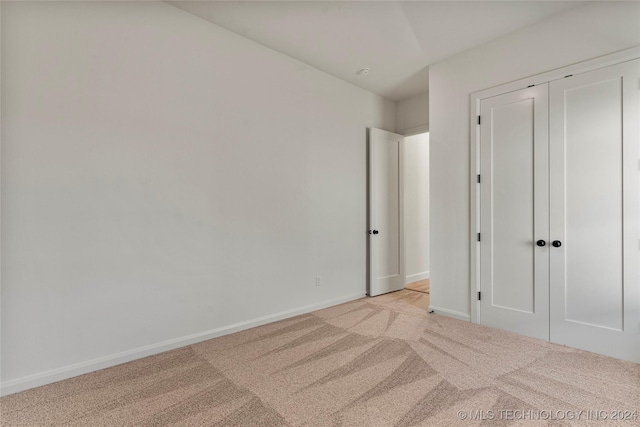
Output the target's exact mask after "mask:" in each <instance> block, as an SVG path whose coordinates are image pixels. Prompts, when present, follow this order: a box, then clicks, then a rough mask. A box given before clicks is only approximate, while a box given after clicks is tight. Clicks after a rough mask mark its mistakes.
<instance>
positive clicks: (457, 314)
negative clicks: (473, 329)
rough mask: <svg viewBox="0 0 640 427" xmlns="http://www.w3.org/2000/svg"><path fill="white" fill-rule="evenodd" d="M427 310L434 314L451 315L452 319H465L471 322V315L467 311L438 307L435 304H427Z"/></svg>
mask: <svg viewBox="0 0 640 427" xmlns="http://www.w3.org/2000/svg"><path fill="white" fill-rule="evenodd" d="M428 310H429V311H433V312H434V313H436V314H442V315H443V316H449V317H453V318H454V319H459V320H466V321H467V322H471V315H470V314H468V313H462V312H461V311H455V310H449V309H448V308H440V307H436V306H435V305H429V309H428Z"/></svg>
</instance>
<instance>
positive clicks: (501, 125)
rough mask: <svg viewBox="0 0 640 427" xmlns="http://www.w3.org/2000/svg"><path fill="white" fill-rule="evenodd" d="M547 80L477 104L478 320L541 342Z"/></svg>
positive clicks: (544, 334)
mask: <svg viewBox="0 0 640 427" xmlns="http://www.w3.org/2000/svg"><path fill="white" fill-rule="evenodd" d="M547 108H548V100H547V85H540V86H537V87H532V88H527V89H523V90H520V91H516V92H511V93H507V94H504V95H500V96H496V97H493V98H488V99H484V100H482V101H481V105H480V109H481V117H482V125H481V130H480V151H481V177H482V180H481V187H480V193H481V196H480V197H481V206H482V208H481V214H480V215H481V230H482V238H481V243H480V252H481V258H480V263H481V285H480V286H481V292H482V299H481V323H482V324H484V325H487V326H493V327H497V328H502V329H507V330H510V331H513V332H517V333H521V334H524V335H528V336H533V337H537V338H543V339H549V311H548V307H549V300H548V289H549V288H548V286H549V277H548V246H543V247H538V246H536V244H535V242H536V241H537V240H539V239H542V240H544V241H545V242H546V241H547V240H548V197H549V195H548V138H547V126H548V121H547V114H548V109H547Z"/></svg>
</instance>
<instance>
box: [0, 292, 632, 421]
mask: <svg viewBox="0 0 640 427" xmlns="http://www.w3.org/2000/svg"><path fill="white" fill-rule="evenodd" d="M416 294H418V293H416V292H411V291H404V290H403V291H399V292H395V293H392V294H387V295H383V296H380V297H376V298H366V299H360V300H357V301H354V302H351V303H347V304H342V305H339V306H336V307H332V308H329V309H325V310H320V311H317V312H314V313H311V314H307V315H303V316H298V317H295V318H292V319H288V320H284V321H281V322H277V323H272V324H269V325H265V326H261V327H258V328H254V329H251V330H247V331H244V332H240V333H237V334H233V335H228V336H225V337H221V338H217V339H213V340H209V341H206V342H203V343H200V344H196V345H192V346H189V347H185V348H182V349H178V350H174V351H170V352H166V353H163V354H160V355H157V356H153V357H148V358H145V359H141V360H138V361H135V362H131V363H127V364H124V365H120V366H116V367H113V368H110V369H106V370H102V371H99V372H95V373H92V374H88V375H84V376H81V377H77V378H73V379H70V380H66V381H62V382H59V383H56V384H50V385H48V386H44V387H40V388H37V389H34V390H30V391H26V392H23V393H19V394H15V395H11V396H7V397H4V398H2V399H0V405H1V412H0V415H1V425H2V426H20V425H22V426H49V425H65V426H133V425H136V426H165V425H172V426H285V425H291V426H302V425H305V426H455V425H460V426H478V425H520V424H523V421H519V420H518V419H517V417H520V418H522V417H523V416H524V415H523V414H527V417H528V418H533V417H538V418H545V417H547V418H548V416H547V415H545V414H548V413H546V412H541V411H564V412H553V413H552V414H551V415H552V416H555V417H556V418H557V417H558V416H562V417H563V418H566V416H567V415H566V414H570V413H571V412H568V411H576V412H574V413H573V414H574V416H577V414H578V412H577V411H581V410H584V411H588V410H591V411H596V410H601V411H606V412H607V414H610V413H609V411H611V410H621V411H624V410H628V411H630V412H629V414H631V413H632V412H631V411H635V410H637V409H638V408H639V407H640V365H638V364H634V363H629V362H623V361H620V360H616V359H612V358H608V357H604V356H598V355H595V354H591V353H587V352H583V351H579V350H574V349H570V348H566V347H563V346H559V345H554V344H550V343H547V342H544V341H540V340H536V339H531V338H525V337H521V336H517V335H514V334H511V333H508V332H503V331H499V330H494V329H490V328H486V327H482V326H478V325H474V324H471V323H469V322H463V321H458V320H455V319H451V318H447V317H443V316H438V315H434V314H427V313H426V312H425V310H424V309H420V308H418V307H416V306H414V305H412V304H411V302H410V300H412V298H414V297H415V295H416ZM418 296H420V295H419V294H418ZM479 410H483V411H484V412H483V413H482V414H481V416H479V414H480V413H479V412H475V413H474V414H471V415H472V416H473V417H475V418H478V419H477V420H469V419H465V420H462V419H461V418H462V417H463V416H467V417H468V416H469V411H479ZM459 411H464V412H459ZM492 411H493V412H492ZM505 411H529V412H505ZM536 411H537V412H536ZM492 414H493V415H492ZM499 414H502V415H499ZM510 414H511V415H510ZM536 414H538V415H536ZM563 414H564V415H563ZM591 414H592V418H594V417H595V416H594V413H593V412H592V413H591ZM603 414H604V413H600V415H603ZM610 416H611V415H609V417H610ZM581 417H582V419H581V420H580V421H576V420H572V421H570V420H563V421H548V420H543V421H536V422H533V423H532V424H535V425H585V424H591V425H598V426H605V425H609V424H610V422H611V421H610V420H605V421H593V422H586V421H585V419H586V418H587V414H586V413H583V414H582V415H581ZM479 418H485V420H484V421H482V420H481V419H479ZM490 418H494V421H490V420H489V419H490ZM501 418H502V419H501ZM509 418H513V419H509ZM495 420H499V421H500V422H497V423H496V421H495ZM525 424H529V422H527V423H525ZM618 425H628V426H631V425H638V422H637V421H635V422H634V421H627V422H623V423H620V424H618Z"/></svg>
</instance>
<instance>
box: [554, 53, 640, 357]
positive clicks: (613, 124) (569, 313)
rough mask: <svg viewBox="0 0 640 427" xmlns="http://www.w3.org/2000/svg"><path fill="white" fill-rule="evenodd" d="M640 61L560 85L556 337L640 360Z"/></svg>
mask: <svg viewBox="0 0 640 427" xmlns="http://www.w3.org/2000/svg"><path fill="white" fill-rule="evenodd" d="M639 77H640V61H638V60H636V61H631V62H627V63H623V64H620V65H615V66H611V67H607V68H604V69H600V70H595V71H591V72H588V73H584V74H580V75H576V76H573V77H570V78H566V79H562V80H558V81H555V82H552V83H551V86H550V117H551V120H550V137H551V169H550V174H551V175H550V176H551V182H552V186H551V194H550V197H551V199H550V221H551V224H550V227H551V239H552V240H558V241H560V242H561V243H562V246H560V247H552V248H551V249H550V259H551V340H552V341H554V342H558V343H562V344H566V345H570V346H573V347H578V348H583V349H586V350H590V351H595V352H598V353H602V354H608V355H611V356H614V357H619V358H623V359H628V360H634V361H636V362H640V338H639V337H640V276H639V275H638V267H639V256H640V247H639V242H640V235H639V234H638V222H639V218H640V210H639V209H638V203H639V192H640V187H639V178H640V175H639V172H638V170H639V168H638V159H639V156H638V144H639V141H640V133H639V132H638V122H639V121H640V109H639V105H640V96H639V91H638V79H639Z"/></svg>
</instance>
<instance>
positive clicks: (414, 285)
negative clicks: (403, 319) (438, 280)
mask: <svg viewBox="0 0 640 427" xmlns="http://www.w3.org/2000/svg"><path fill="white" fill-rule="evenodd" d="M404 288H405V289H408V290H410V291H416V292H423V293H425V294H428V293H429V279H424V280H418V281H417V282H411V283H409V284H408V285H407V286H405V287H404Z"/></svg>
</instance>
